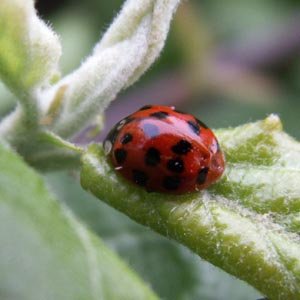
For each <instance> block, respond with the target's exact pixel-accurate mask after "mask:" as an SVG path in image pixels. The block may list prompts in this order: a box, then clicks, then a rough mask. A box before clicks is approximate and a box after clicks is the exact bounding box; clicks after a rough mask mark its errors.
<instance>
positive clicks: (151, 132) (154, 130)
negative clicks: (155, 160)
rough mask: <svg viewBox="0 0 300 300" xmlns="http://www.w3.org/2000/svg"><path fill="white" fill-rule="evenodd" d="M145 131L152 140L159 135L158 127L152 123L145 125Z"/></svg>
mask: <svg viewBox="0 0 300 300" xmlns="http://www.w3.org/2000/svg"><path fill="white" fill-rule="evenodd" d="M143 131H144V133H145V134H146V135H147V136H148V137H150V138H153V137H155V136H157V135H159V129H158V127H157V126H156V125H154V124H151V123H145V124H143Z"/></svg>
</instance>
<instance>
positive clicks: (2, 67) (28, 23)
mask: <svg viewBox="0 0 300 300" xmlns="http://www.w3.org/2000/svg"><path fill="white" fill-rule="evenodd" d="M60 55H61V46H60V43H59V40H58V37H57V35H56V34H55V33H53V32H52V30H51V29H50V28H49V27H48V26H47V25H46V24H45V23H44V22H43V21H42V20H41V19H39V18H38V16H37V15H36V12H35V8H34V1H33V0H26V1H24V0H1V1H0V78H1V79H2V80H3V82H5V84H7V86H8V87H9V88H10V89H11V90H12V91H13V92H14V93H16V94H17V95H18V96H19V97H20V98H21V99H22V98H24V94H25V95H26V94H28V93H30V92H32V90H33V89H34V88H36V87H38V86H40V85H42V84H44V83H48V81H49V80H51V79H52V77H53V76H55V75H57V74H58V73H57V72H58V60H59V58H60Z"/></svg>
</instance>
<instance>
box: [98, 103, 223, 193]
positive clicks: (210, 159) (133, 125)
mask: <svg viewBox="0 0 300 300" xmlns="http://www.w3.org/2000/svg"><path fill="white" fill-rule="evenodd" d="M104 149H105V153H106V154H107V155H109V158H110V160H111V162H112V164H113V166H114V167H115V169H116V170H117V171H118V172H120V173H121V174H122V175H123V176H124V177H125V178H126V179H128V180H129V181H131V182H134V183H135V184H137V185H139V186H142V187H144V188H145V189H146V190H147V191H157V192H163V193H172V194H183V193H187V192H193V191H198V190H202V189H204V188H207V187H208V186H209V185H211V184H212V183H214V182H215V181H216V180H218V179H219V178H220V177H221V175H222V173H223V171H224V167H225V162H224V157H223V154H222V152H221V150H220V146H219V143H218V141H217V139H216V137H215V135H214V134H213V132H212V131H211V130H210V129H209V128H208V127H207V126H206V125H205V124H204V123H202V122H201V121H199V120H198V119H196V118H195V117H194V116H192V115H190V114H185V113H183V112H180V111H177V110H175V108H174V107H168V106H156V105H155V106H152V105H147V106H144V107H142V108H141V109H140V110H138V111H137V112H135V113H133V114H131V115H129V116H128V117H126V118H124V119H123V120H121V121H120V122H119V123H117V124H116V125H115V126H114V127H113V129H112V130H111V131H110V132H109V134H108V136H107V137H106V139H105V141H104Z"/></svg>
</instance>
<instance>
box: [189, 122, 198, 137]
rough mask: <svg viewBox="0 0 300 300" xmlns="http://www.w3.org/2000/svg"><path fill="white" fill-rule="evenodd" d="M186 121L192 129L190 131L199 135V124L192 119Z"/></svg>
mask: <svg viewBox="0 0 300 300" xmlns="http://www.w3.org/2000/svg"><path fill="white" fill-rule="evenodd" d="M187 123H188V125H189V127H190V128H191V129H192V131H193V132H194V133H195V134H197V135H199V133H200V126H199V124H198V123H196V122H194V121H187Z"/></svg>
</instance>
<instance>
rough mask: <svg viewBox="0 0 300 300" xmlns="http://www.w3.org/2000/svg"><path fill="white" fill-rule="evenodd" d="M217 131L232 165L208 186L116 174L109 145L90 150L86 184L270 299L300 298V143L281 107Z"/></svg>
mask: <svg viewBox="0 0 300 300" xmlns="http://www.w3.org/2000/svg"><path fill="white" fill-rule="evenodd" d="M216 134H217V136H218V139H219V142H220V144H221V148H222V149H223V151H224V153H225V156H226V160H227V166H226V172H225V174H224V176H223V177H222V179H221V180H220V181H219V182H218V183H216V184H215V185H213V186H211V187H210V188H209V189H207V190H204V191H201V192H198V193H193V194H187V195H182V196H172V195H163V194H158V193H151V194H148V193H147V192H146V191H144V190H142V189H139V188H136V187H133V186H132V185H130V184H128V183H127V182H125V180H123V179H122V178H120V177H119V176H118V175H116V173H115V171H114V170H113V168H112V166H111V165H110V164H109V163H108V162H107V158H106V157H105V155H104V153H103V149H102V146H101V145H91V146H90V148H89V150H88V151H87V152H86V154H85V155H84V157H83V162H82V163H83V168H82V174H81V182H82V186H83V187H84V188H85V189H87V190H89V191H91V192H92V193H93V194H94V195H96V196H97V197H98V198H99V199H101V200H103V201H106V202H107V203H108V204H110V205H111V206H113V207H115V208H116V209H118V210H120V211H122V212H124V213H125V214H127V215H128V216H130V217H131V218H132V219H134V220H136V221H137V222H139V223H141V224H144V225H146V226H149V227H151V228H152V229H153V230H155V231H157V232H159V233H161V234H163V235H165V236H167V237H170V238H173V239H175V240H177V241H179V242H181V243H182V244H184V245H186V246H187V247H189V248H190V249H191V250H193V251H194V252H196V253H197V254H199V255H200V256H201V257H202V258H204V259H206V260H208V261H209V262H211V263H213V264H214V265H216V266H218V267H220V268H222V269H224V270H225V271H227V272H228V273H230V274H232V275H234V276H236V277H238V278H240V279H242V280H245V281H247V282H248V283H249V284H251V285H252V286H254V287H255V288H257V289H258V290H259V291H261V292H262V293H263V294H265V295H266V296H268V297H269V298H270V299H291V300H292V299H298V298H300V240H299V235H298V234H297V233H299V232H298V231H297V228H298V227H297V226H299V225H297V220H298V219H297V214H298V213H299V210H300V185H299V181H300V159H299V158H300V144H299V143H298V142H297V141H295V140H294V139H292V138H291V137H290V136H288V135H287V134H286V133H284V132H283V131H282V126H281V123H280V120H279V118H278V117H277V116H275V115H271V116H269V117H268V118H267V119H265V120H263V121H259V122H255V123H250V124H246V125H243V126H239V127H237V128H229V129H221V130H217V131H216ZM116 187H117V188H116ZM291 214H292V215H295V216H296V217H295V218H294V219H291V220H290V222H287V218H288V220H289V217H288V216H289V215H291ZM293 222H295V223H293Z"/></svg>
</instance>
